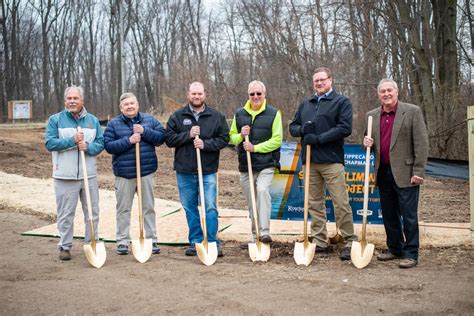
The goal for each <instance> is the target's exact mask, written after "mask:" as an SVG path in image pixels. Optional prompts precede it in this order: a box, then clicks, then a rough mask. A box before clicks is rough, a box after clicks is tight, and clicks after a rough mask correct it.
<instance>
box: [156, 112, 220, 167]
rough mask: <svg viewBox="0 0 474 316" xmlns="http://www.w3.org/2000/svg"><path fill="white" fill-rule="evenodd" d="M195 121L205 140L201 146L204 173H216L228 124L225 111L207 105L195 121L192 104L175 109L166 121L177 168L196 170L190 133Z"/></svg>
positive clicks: (201, 136) (194, 153) (166, 136)
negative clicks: (190, 106) (202, 147)
mask: <svg viewBox="0 0 474 316" xmlns="http://www.w3.org/2000/svg"><path fill="white" fill-rule="evenodd" d="M195 125H199V126H200V128H201V134H200V135H199V137H200V138H201V139H202V140H203V142H204V149H202V150H201V163H202V172H203V174H209V173H215V172H217V170H218V169H219V152H220V150H221V149H222V148H224V147H226V146H227V143H228V142H229V126H228V125H227V121H226V119H225V116H224V114H222V113H221V112H219V111H217V110H215V109H213V108H211V107H209V106H208V105H207V104H206V108H205V109H204V111H203V112H202V113H201V115H200V116H199V121H196V119H195V118H194V115H193V113H192V112H191V110H190V109H189V105H186V106H184V107H182V108H181V109H179V110H177V111H176V112H174V113H173V114H172V115H171V117H170V119H169V121H168V124H167V127H166V132H165V142H166V145H168V147H174V148H175V151H174V170H176V171H178V172H183V173H190V174H197V173H198V168H197V157H196V148H194V144H193V141H194V139H192V138H190V137H189V131H190V130H191V128H192V127H193V126H195Z"/></svg>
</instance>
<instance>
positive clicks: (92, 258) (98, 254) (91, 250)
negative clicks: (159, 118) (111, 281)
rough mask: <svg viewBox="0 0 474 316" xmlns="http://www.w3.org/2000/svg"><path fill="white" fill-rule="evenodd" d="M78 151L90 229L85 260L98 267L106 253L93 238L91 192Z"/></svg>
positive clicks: (85, 170) (84, 159)
mask: <svg viewBox="0 0 474 316" xmlns="http://www.w3.org/2000/svg"><path fill="white" fill-rule="evenodd" d="M77 131H78V132H81V127H78V128H77ZM80 153H81V163H82V174H83V176H84V189H85V191H86V200H87V214H88V217H89V227H90V231H91V243H90V244H89V245H84V254H85V255H86V258H87V261H89V263H90V264H91V265H92V266H93V267H95V268H100V267H102V266H103V265H104V263H105V259H106V258H107V253H106V252H105V245H104V243H103V242H96V240H95V232H94V221H93V219H92V203H91V193H90V191H89V179H88V178H87V166H86V157H85V154H84V152H83V151H82V150H80Z"/></svg>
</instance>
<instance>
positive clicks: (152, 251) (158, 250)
mask: <svg viewBox="0 0 474 316" xmlns="http://www.w3.org/2000/svg"><path fill="white" fill-rule="evenodd" d="M160 251H161V250H160V247H159V246H158V243H157V242H154V243H153V249H152V250H151V253H152V254H154V255H157V254H159V253H160Z"/></svg>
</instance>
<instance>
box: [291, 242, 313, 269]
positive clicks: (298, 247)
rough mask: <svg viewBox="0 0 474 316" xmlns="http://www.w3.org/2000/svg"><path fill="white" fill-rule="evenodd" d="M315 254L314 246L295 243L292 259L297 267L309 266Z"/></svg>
mask: <svg viewBox="0 0 474 316" xmlns="http://www.w3.org/2000/svg"><path fill="white" fill-rule="evenodd" d="M315 252H316V244H313V243H306V248H305V246H304V242H295V249H294V251H293V258H294V259H295V262H296V264H297V265H305V266H309V265H310V264H311V262H312V261H313V258H314V254H315Z"/></svg>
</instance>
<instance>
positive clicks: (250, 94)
mask: <svg viewBox="0 0 474 316" xmlns="http://www.w3.org/2000/svg"><path fill="white" fill-rule="evenodd" d="M254 95H257V96H261V95H262V93H261V92H252V93H249V96H251V97H253V96H254Z"/></svg>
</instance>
